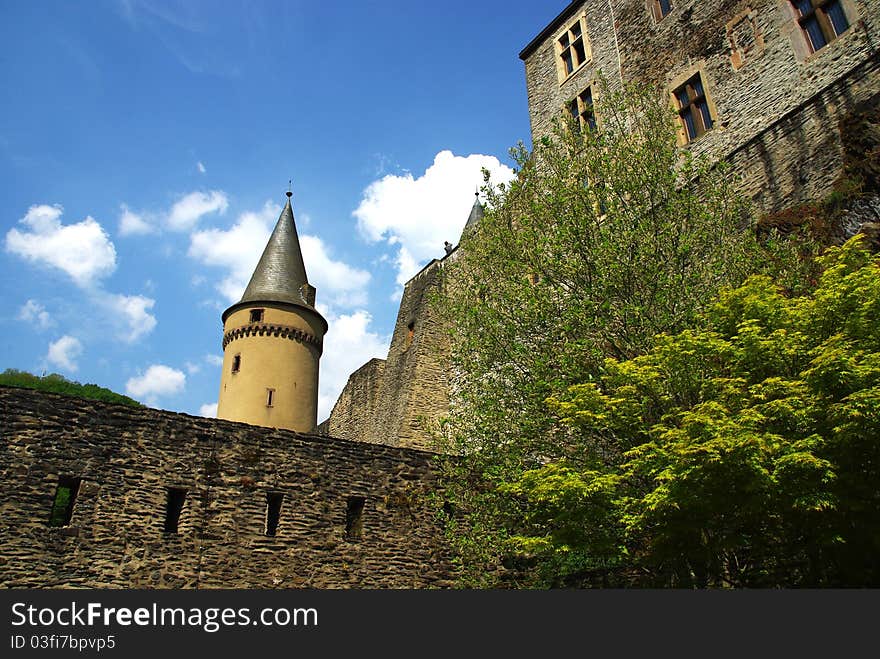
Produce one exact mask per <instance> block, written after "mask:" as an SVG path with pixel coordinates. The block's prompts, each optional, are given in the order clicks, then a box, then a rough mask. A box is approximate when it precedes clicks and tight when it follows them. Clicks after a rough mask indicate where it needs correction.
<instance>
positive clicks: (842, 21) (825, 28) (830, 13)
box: [791, 0, 849, 52]
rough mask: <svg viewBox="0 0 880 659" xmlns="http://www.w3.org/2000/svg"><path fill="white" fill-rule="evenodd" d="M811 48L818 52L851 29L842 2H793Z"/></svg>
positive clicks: (832, 0)
mask: <svg viewBox="0 0 880 659" xmlns="http://www.w3.org/2000/svg"><path fill="white" fill-rule="evenodd" d="M791 2H792V4H793V5H794V7H795V9H796V10H797V13H798V24H799V25H800V26H801V30H803V32H804V34H805V35H806V37H807V41H808V42H809V44H810V48H811V49H812V51H813V52H816V51H817V50H819V49H820V48H823V47H825V46H827V45H828V44H829V43H830V42H832V41H834V40H835V39H836V38H837V37H839V36H840V35H841V34H842V33H843V32H845V31H846V30H847V29H849V20H848V19H847V18H846V14H845V13H844V12H843V6H842V5H841V3H840V0H791Z"/></svg>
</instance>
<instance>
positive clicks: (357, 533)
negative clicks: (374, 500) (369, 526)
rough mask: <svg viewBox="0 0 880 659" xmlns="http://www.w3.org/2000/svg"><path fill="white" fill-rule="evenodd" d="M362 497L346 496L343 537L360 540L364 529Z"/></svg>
mask: <svg viewBox="0 0 880 659" xmlns="http://www.w3.org/2000/svg"><path fill="white" fill-rule="evenodd" d="M364 501H365V499H364V497H348V504H347V506H346V508H345V539H346V540H352V541H354V540H360V539H361V534H362V532H363V529H364Z"/></svg>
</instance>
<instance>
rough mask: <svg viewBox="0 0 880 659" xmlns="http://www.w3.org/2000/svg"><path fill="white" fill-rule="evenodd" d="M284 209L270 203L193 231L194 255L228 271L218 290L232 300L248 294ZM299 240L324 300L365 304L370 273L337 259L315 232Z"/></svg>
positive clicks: (192, 254) (207, 263)
mask: <svg viewBox="0 0 880 659" xmlns="http://www.w3.org/2000/svg"><path fill="white" fill-rule="evenodd" d="M280 213H281V208H280V207H279V206H277V205H275V204H272V203H271V202H266V204H265V206H263V208H262V210H260V211H258V212H246V213H242V214H241V215H240V216H239V218H238V220H237V221H236V223H235V224H234V225H233V226H232V227H230V228H229V229H205V230H203V231H196V232H194V233H193V234H192V236H191V240H190V247H189V256H190V257H191V258H193V259H195V260H196V261H199V262H200V263H203V264H205V265H211V266H217V267H221V268H224V269H225V270H226V275H225V276H224V277H223V278H222V279H221V280H220V282H219V283H218V284H217V290H218V291H219V292H220V293H221V294H222V295H223V297H224V298H226V300H228V301H229V302H236V301H238V300H239V299H240V298H241V295H242V293H244V289H245V287H246V286H247V283H248V281H249V280H250V277H251V275H252V274H253V272H254V268H255V267H256V266H257V263H258V262H259V260H260V255H261V254H262V253H263V249H264V248H265V247H266V242H267V241H268V240H269V235H270V234H271V233H272V228H273V227H274V225H275V222H276V221H277V219H278V215H279V214H280ZM299 240H300V247H301V248H302V252H303V260H304V261H305V263H306V272H307V273H308V276H309V282H310V283H311V284H312V285H313V286H315V287H316V288H317V289H318V298H319V299H320V300H323V301H324V302H329V303H331V304H334V305H339V306H343V307H347V308H351V307H354V306H359V305H363V304H365V303H366V299H367V290H366V289H367V285H368V283H369V281H370V273H369V272H367V271H366V270H360V269H358V268H354V267H352V266H350V265H348V264H346V263H344V262H343V261H339V260H336V259H334V258H333V256H332V254H331V252H330V249H329V247H328V246H327V245H326V244H325V243H324V242H323V241H322V240H321V239H320V238H318V237H316V236H308V235H300V237H299Z"/></svg>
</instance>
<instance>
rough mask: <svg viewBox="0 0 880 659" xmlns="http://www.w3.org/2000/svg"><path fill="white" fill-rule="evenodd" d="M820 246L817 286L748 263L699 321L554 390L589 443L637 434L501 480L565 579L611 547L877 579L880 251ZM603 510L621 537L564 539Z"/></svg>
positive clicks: (671, 563) (832, 579)
mask: <svg viewBox="0 0 880 659" xmlns="http://www.w3.org/2000/svg"><path fill="white" fill-rule="evenodd" d="M819 263H820V265H821V266H822V267H823V268H824V272H823V274H822V276H821V279H820V282H819V284H818V286H817V288H816V289H815V291H814V292H813V293H812V294H810V295H806V296H801V297H794V298H791V297H788V296H786V295H784V294H783V293H782V292H781V291H780V290H779V287H778V286H777V285H776V284H775V283H774V282H773V281H772V280H771V279H770V278H768V277H766V276H755V277H751V278H750V279H749V280H748V281H747V282H746V283H745V284H744V285H743V286H741V287H739V288H737V289H735V290H731V291H725V292H723V293H722V294H721V296H720V299H719V301H718V302H717V303H716V304H714V305H713V306H712V307H711V309H710V310H709V311H708V313H707V314H706V317H705V320H704V322H703V323H702V324H701V326H700V327H699V328H698V329H691V330H686V331H683V332H681V333H679V334H676V335H674V336H669V335H664V336H660V337H657V339H656V340H655V345H654V347H653V348H652V349H651V350H650V351H649V352H648V353H647V354H645V355H643V356H639V357H636V358H634V359H631V360H624V361H620V360H615V359H608V360H606V362H605V366H604V369H603V373H602V376H601V378H600V379H599V380H598V381H596V382H591V383H584V384H580V385H575V386H572V387H569V389H568V390H567V391H566V392H565V393H564V394H563V395H561V396H558V397H551V398H550V399H549V400H548V404H549V406H550V408H551V409H552V410H553V411H554V412H555V414H556V415H557V416H558V418H559V419H560V420H561V421H562V422H563V423H564V424H566V426H568V428H569V429H570V432H571V433H572V436H573V437H576V438H578V440H579V441H580V442H582V443H583V444H584V445H590V444H591V440H592V438H593V437H597V436H599V437H604V438H611V439H613V441H614V442H616V443H617V444H618V445H620V446H621V447H622V448H623V449H625V450H624V452H623V453H622V454H621V455H620V457H619V459H617V460H614V461H611V462H605V463H604V465H603V466H604V468H602V469H599V470H591V469H587V468H584V466H583V465H575V464H573V463H571V462H564V461H559V462H552V463H550V464H547V465H544V466H542V467H540V468H538V469H535V470H532V471H529V472H526V473H525V474H523V476H522V477H520V478H519V479H517V480H516V481H515V482H514V483H512V484H510V485H505V486H502V489H504V490H506V491H510V492H512V493H514V494H516V495H517V496H519V497H523V498H525V499H526V500H528V501H529V502H530V504H531V505H530V511H531V512H530V516H529V517H528V518H526V519H525V520H524V522H525V523H524V524H520V525H519V526H518V530H517V535H516V536H515V537H514V538H513V542H512V543H511V547H514V548H516V549H518V550H519V551H520V552H531V554H530V555H531V556H533V557H534V556H536V555H538V553H539V552H540V553H542V554H543V557H544V558H546V559H547V561H548V562H549V563H550V564H552V565H553V566H554V570H553V572H554V574H553V577H552V578H553V579H554V580H556V581H558V582H562V583H568V582H575V583H581V582H585V583H594V582H595V581H596V579H597V575H596V574H595V573H591V572H590V571H589V570H585V569H580V568H581V567H582V566H583V565H585V564H588V563H589V561H588V560H587V556H589V557H590V558H592V560H593V561H595V557H596V556H604V557H605V558H606V561H608V562H610V563H613V564H614V565H616V566H617V567H618V568H619V569H618V570H617V572H616V579H617V580H618V582H620V583H625V584H626V583H636V584H643V585H652V586H659V585H673V586H737V587H741V586H759V587H768V586H877V585H878V584H880V259H878V258H876V257H873V258H872V257H871V255H870V253H869V252H867V250H866V249H865V248H864V247H863V246H862V245H861V244H860V237H856V238H854V239H852V240H851V241H849V242H848V243H847V244H845V245H844V246H843V247H840V248H832V249H830V250H829V251H828V252H827V253H826V255H825V256H823V257H822V258H821V259H819ZM560 474H564V475H565V476H564V477H565V479H566V485H565V486H564V487H556V485H555V483H557V482H558V480H559V479H560ZM548 489H552V490H555V491H556V492H557V493H559V492H566V491H572V494H571V496H572V498H573V500H574V501H575V502H576V505H573V506H568V507H567V508H566V510H565V511H562V510H560V509H558V508H557V507H555V502H554V501H552V500H550V499H548V498H547V497H546V496H545V494H544V493H545V491H547V490H548ZM594 492H601V494H602V496H601V497H600V498H598V499H597V498H596V497H595V496H594V495H593V494H592V493H594ZM572 516H575V517H577V519H573V518H572ZM596 520H600V521H603V520H607V521H604V522H603V524H602V525H600V526H598V527H597V528H600V529H603V528H605V527H608V528H610V529H611V531H612V532H611V534H610V535H611V537H609V538H607V539H606V538H603V539H602V542H601V543H597V542H596V541H595V539H594V538H592V537H590V538H588V539H587V540H586V541H585V540H584V538H583V537H581V538H578V537H575V540H574V542H571V541H570V540H569V531H568V530H569V529H572V528H574V529H579V528H591V527H594V526H595V524H596ZM582 533H585V532H584V531H582ZM571 555H574V556H579V557H580V560H579V561H577V562H575V564H574V567H573V568H572V567H571V566H572V565H573V563H572V559H571ZM545 572H546V566H545ZM601 577H602V578H605V579H607V575H601Z"/></svg>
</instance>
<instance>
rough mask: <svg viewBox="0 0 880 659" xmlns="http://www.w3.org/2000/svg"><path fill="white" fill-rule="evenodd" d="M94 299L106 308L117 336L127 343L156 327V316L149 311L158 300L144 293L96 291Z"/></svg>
mask: <svg viewBox="0 0 880 659" xmlns="http://www.w3.org/2000/svg"><path fill="white" fill-rule="evenodd" d="M93 301H94V302H95V303H96V304H98V305H100V306H101V307H103V308H104V311H105V312H106V314H107V316H108V318H110V322H111V323H113V324H114V325H115V326H116V327H115V329H116V334H117V336H118V337H119V338H120V339H122V340H123V341H125V342H126V343H134V342H135V341H137V340H138V339H140V338H141V337H143V336H146V335H147V334H149V333H150V332H152V331H153V329H154V328H155V327H156V317H155V316H154V315H153V314H151V313H150V312H149V310H150V309H152V308H153V306H154V305H155V304H156V301H155V300H154V299H152V298H149V297H144V296H143V295H121V294H118V293H106V292H103V291H101V292H96V293H95V294H94V295H93Z"/></svg>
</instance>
